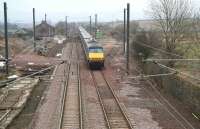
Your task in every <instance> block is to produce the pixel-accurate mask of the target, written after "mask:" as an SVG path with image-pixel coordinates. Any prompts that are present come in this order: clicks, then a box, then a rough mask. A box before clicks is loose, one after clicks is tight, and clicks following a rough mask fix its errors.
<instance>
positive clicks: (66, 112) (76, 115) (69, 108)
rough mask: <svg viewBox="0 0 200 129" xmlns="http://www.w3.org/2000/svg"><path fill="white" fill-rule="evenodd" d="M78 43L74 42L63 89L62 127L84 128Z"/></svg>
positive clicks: (62, 128) (61, 128) (66, 128)
mask: <svg viewBox="0 0 200 129" xmlns="http://www.w3.org/2000/svg"><path fill="white" fill-rule="evenodd" d="M74 49H76V50H74ZM77 60H78V54H77V45H76V44H72V49H71V55H70V62H69V64H68V68H67V69H68V73H67V75H66V80H65V87H64V91H63V99H62V109H61V117H60V123H59V128H60V129H82V127H83V123H82V101H81V98H82V97H81V87H80V86H81V84H80V73H79V63H78V62H77Z"/></svg>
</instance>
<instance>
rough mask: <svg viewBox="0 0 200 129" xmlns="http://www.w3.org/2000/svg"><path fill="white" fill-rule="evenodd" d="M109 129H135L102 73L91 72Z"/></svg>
mask: <svg viewBox="0 0 200 129" xmlns="http://www.w3.org/2000/svg"><path fill="white" fill-rule="evenodd" d="M91 75H92V78H93V81H94V84H95V87H96V91H97V94H98V97H99V101H100V103H101V106H102V110H103V113H104V118H105V121H106V123H107V128H108V129H133V128H134V127H133V126H132V125H131V122H130V120H129V119H128V117H127V114H126V112H125V110H124V108H123V107H122V106H121V104H120V102H119V100H118V98H117V96H116V95H115V93H114V91H113V89H112V88H111V86H110V85H109V83H108V82H107V80H106V78H105V76H104V74H103V72H102V71H91Z"/></svg>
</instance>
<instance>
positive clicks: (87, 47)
mask: <svg viewBox="0 0 200 129" xmlns="http://www.w3.org/2000/svg"><path fill="white" fill-rule="evenodd" d="M79 33H80V39H81V42H82V45H83V48H84V52H85V57H86V59H87V62H88V64H89V66H90V68H104V61H105V56H104V49H103V47H102V45H101V44H100V43H99V42H97V41H96V40H95V39H94V38H93V37H92V35H90V34H89V33H88V32H87V31H86V30H85V29H84V28H83V27H82V26H80V27H79Z"/></svg>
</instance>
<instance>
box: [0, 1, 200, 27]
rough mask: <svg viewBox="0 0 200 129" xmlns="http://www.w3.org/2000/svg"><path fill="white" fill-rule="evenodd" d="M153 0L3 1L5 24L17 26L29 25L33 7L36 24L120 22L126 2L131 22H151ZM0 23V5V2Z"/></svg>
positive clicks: (0, 9) (0, 19)
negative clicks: (6, 14) (6, 10)
mask: <svg viewBox="0 0 200 129" xmlns="http://www.w3.org/2000/svg"><path fill="white" fill-rule="evenodd" d="M151 1H154V0H109V1H108V0H84V1H82V0H73V1H71V0H58V1H49V0H42V1H41V0H6V3H7V8H8V22H9V23H18V24H31V23H32V19H33V18H32V9H33V8H35V12H36V23H40V22H41V21H42V20H44V16H45V14H47V21H49V22H50V24H56V23H57V22H59V21H64V20H65V16H68V22H80V21H82V22H87V21H88V22H89V16H92V21H93V22H94V15H95V14H98V21H99V22H112V21H118V20H123V10H124V8H126V6H127V3H130V19H131V20H136V21H137V20H153V19H152V18H151V16H150V15H149V13H148V11H149V9H150V7H149V6H150V2H151ZM191 1H192V4H193V6H194V9H197V8H200V2H199V0H191ZM0 22H3V2H1V3H0Z"/></svg>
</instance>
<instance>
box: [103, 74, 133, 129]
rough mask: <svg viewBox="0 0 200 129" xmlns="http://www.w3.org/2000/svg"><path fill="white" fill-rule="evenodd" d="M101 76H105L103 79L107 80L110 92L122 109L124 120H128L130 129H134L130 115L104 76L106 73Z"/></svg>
mask: <svg viewBox="0 0 200 129" xmlns="http://www.w3.org/2000/svg"><path fill="white" fill-rule="evenodd" d="M101 74H102V76H103V78H104V80H105V82H106V84H107V86H108V87H109V89H110V91H111V92H112V95H113V96H114V99H115V100H116V102H117V105H118V106H119V108H120V110H121V112H122V114H123V116H124V118H125V119H126V121H127V124H128V126H129V128H130V129H134V127H133V125H132V124H131V121H130V119H129V118H128V115H127V113H126V111H125V110H124V109H123V108H122V106H121V104H120V101H119V99H118V97H117V95H116V94H115V92H114V90H113V89H112V87H111V86H110V84H109V82H108V81H107V79H106V77H105V75H104V73H103V72H102V71H101Z"/></svg>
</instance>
